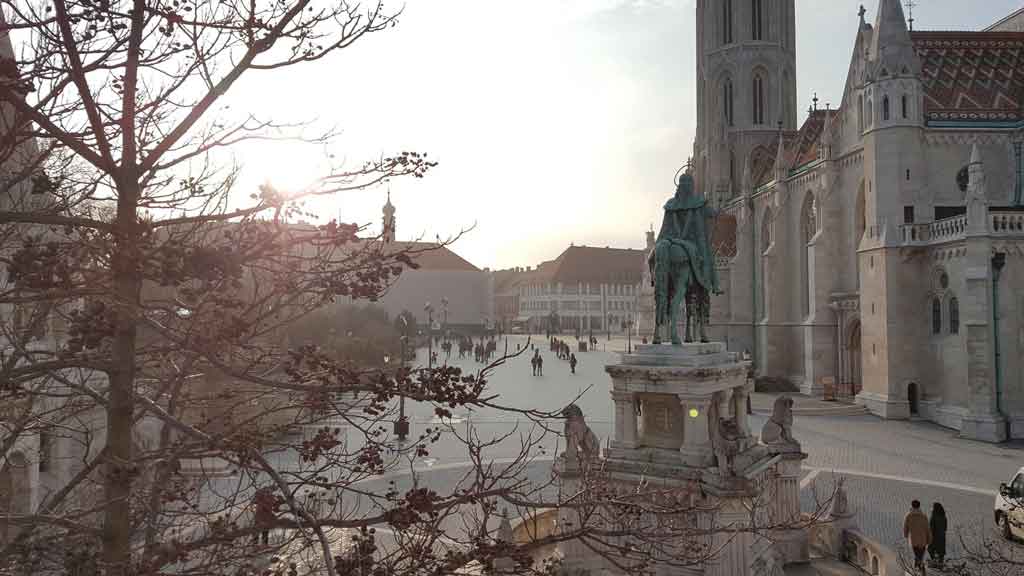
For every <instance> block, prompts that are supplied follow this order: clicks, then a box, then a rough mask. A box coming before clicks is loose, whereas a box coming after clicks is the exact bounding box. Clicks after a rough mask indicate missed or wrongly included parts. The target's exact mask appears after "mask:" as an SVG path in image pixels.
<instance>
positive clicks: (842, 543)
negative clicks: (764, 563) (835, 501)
mask: <svg viewBox="0 0 1024 576" xmlns="http://www.w3.org/2000/svg"><path fill="white" fill-rule="evenodd" d="M801 516H802V519H803V521H804V522H806V523H807V524H808V525H810V529H809V532H810V542H811V548H812V551H811V553H812V557H818V558H831V559H833V560H838V561H841V562H845V563H847V564H849V565H851V566H853V567H855V568H856V569H857V570H858V572H861V573H864V574H871V575H874V576H903V575H904V574H905V571H904V569H903V567H902V565H901V563H900V559H899V557H898V556H897V555H896V553H895V552H893V550H892V549H890V548H889V547H888V546H885V545H883V544H881V543H879V542H878V541H877V540H874V539H872V538H871V537H869V536H867V535H866V534H864V533H863V532H861V531H860V530H859V529H858V528H857V527H856V526H855V525H854V523H853V522H852V517H847V518H834V517H833V518H832V519H830V520H815V519H813V518H811V516H810V515H808V514H802V515H801Z"/></svg>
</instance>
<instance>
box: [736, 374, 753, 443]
mask: <svg viewBox="0 0 1024 576" xmlns="http://www.w3.org/2000/svg"><path fill="white" fill-rule="evenodd" d="M748 394H749V391H748V390H747V386H746V384H744V385H743V386H739V387H737V388H733V389H732V409H733V413H734V414H736V427H737V428H739V429H740V431H741V432H743V434H744V435H745V436H750V421H749V420H748V419H747V396H748Z"/></svg>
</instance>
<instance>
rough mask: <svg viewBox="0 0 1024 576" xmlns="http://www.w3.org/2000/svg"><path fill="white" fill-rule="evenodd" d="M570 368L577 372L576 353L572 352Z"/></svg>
mask: <svg viewBox="0 0 1024 576" xmlns="http://www.w3.org/2000/svg"><path fill="white" fill-rule="evenodd" d="M569 369H570V370H572V373H573V374H575V373H576V355H575V354H570V355H569Z"/></svg>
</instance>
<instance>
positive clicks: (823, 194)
mask: <svg viewBox="0 0 1024 576" xmlns="http://www.w3.org/2000/svg"><path fill="white" fill-rule="evenodd" d="M714 4H716V5H717V4H719V3H714ZM738 4H741V5H746V4H750V3H749V2H739V3H738ZM778 4H781V5H786V6H784V7H780V8H778V9H779V10H780V12H778V14H777V15H778V17H779V18H782V19H785V24H784V25H780V26H778V27H777V28H776V29H777V30H778V31H779V34H781V33H782V31H786V30H791V29H792V18H793V16H792V14H793V12H792V10H791V9H792V6H793V2H792V1H789V2H780V3H778ZM708 10H711V8H710V7H709V6H705V3H700V4H699V5H698V24H699V25H700V26H704V27H707V26H710V25H712V23H713V22H717V20H714V19H713V18H709V17H708V15H707V14H706V12H707V11H708ZM748 20H749V18H746V20H744V21H748ZM855 22H856V21H855ZM856 25H857V26H858V34H857V37H856V41H855V45H854V47H853V53H852V56H851V61H850V67H849V70H848V73H847V78H846V85H845V89H844V93H843V99H842V102H841V103H840V106H839V107H838V108H832V106H830V105H826V106H825V107H824V108H823V109H822V108H819V107H818V103H817V99H815V103H814V106H812V108H811V109H810V110H809V112H808V117H807V120H806V121H805V122H804V123H803V125H802V126H801V128H800V129H799V130H793V129H792V128H793V124H791V123H790V122H789V121H790V120H791V118H790V116H789V115H788V111H789V110H790V108H791V107H792V106H793V105H794V103H793V101H792V100H791V99H790V98H789V97H788V96H787V95H788V94H789V92H788V88H787V87H786V86H783V87H782V89H780V91H779V92H778V93H779V94H780V95H781V96H780V97H781V98H783V100H782V102H783V104H782V105H781V107H773V106H772V105H770V104H769V106H768V108H769V112H770V113H772V114H776V115H777V116H776V117H777V118H779V119H781V120H782V124H781V126H780V129H776V130H775V131H774V132H773V139H774V141H773V142H771V143H770V144H765V143H764V142H765V139H764V138H761V137H760V136H759V135H758V137H757V138H756V139H751V140H750V142H753V141H754V140H756V141H757V145H756V146H755V147H754V148H753V149H750V148H749V147H743V146H737V147H734V148H733V150H734V154H735V155H737V158H739V159H740V160H737V161H738V162H742V166H743V168H742V172H741V174H742V179H741V181H742V183H741V185H740V186H739V187H738V188H736V187H733V188H732V191H731V193H730V194H729V195H728V198H727V199H726V200H725V201H724V202H723V206H724V210H725V212H726V213H728V214H730V215H731V216H733V217H734V218H736V221H737V223H738V226H737V237H736V246H737V251H736V255H735V257H733V258H731V259H730V261H729V263H728V273H727V274H723V286H724V289H725V292H726V294H725V295H724V296H722V297H719V298H716V301H715V303H714V305H713V308H712V315H713V316H712V324H713V330H712V335H713V336H714V337H716V338H719V339H722V340H725V341H727V342H728V343H729V346H730V348H731V349H733V350H737V351H738V350H750V351H751V352H752V353H753V355H754V361H755V368H756V373H757V375H758V376H761V377H774V378H784V379H788V380H790V381H792V382H794V383H796V384H797V385H799V387H800V389H801V390H802V391H803V392H805V393H809V394H821V393H822V392H823V391H824V386H825V383H828V382H834V383H835V385H836V388H835V392H837V393H838V394H840V395H843V396H846V397H849V398H854V397H855V398H856V401H857V402H860V403H862V404H864V405H866V406H867V407H868V408H869V409H870V410H871V411H872V412H874V413H875V414H878V415H881V416H883V417H886V418H907V417H909V416H911V415H913V414H917V415H920V416H923V417H926V418H928V419H931V420H934V421H936V422H939V423H940V424H943V425H945V426H949V427H953V428H956V429H959V430H961V432H962V434H963V435H964V436H966V437H971V438H980V439H986V440H993V441H998V440H1001V439H1003V438H1005V437H1006V435H1007V433H1008V432H1009V433H1010V434H1012V435H1014V436H1018V435H1024V380H1022V378H1024V371H1022V370H1021V368H1022V366H1021V358H1022V357H1024V337H1022V336H1021V334H1022V333H1024V332H1022V328H1024V299H1022V298H1021V297H1020V296H1018V295H1017V293H1019V292H1021V287H1022V286H1024V269H1022V265H1024V259H1022V256H1024V209H1022V204H1024V116H1022V115H1021V103H1022V98H1024V82H1022V80H1024V69H1022V67H1021V66H1020V64H1019V63H1016V60H1013V58H1014V57H1013V56H1012V55H1013V54H1016V53H1018V52H1019V51H1020V50H1021V49H1024V33H1020V32H990V31H984V32H920V31H914V32H910V31H909V30H908V28H907V24H906V21H905V18H904V14H903V9H902V7H901V5H900V3H899V2H898V1H896V0H879V2H878V7H877V14H876V15H875V19H874V24H873V25H872V24H869V23H868V22H867V21H866V20H865V15H864V12H861V14H860V21H859V23H857V24H856ZM698 36H699V37H701V38H703V40H702V41H701V44H700V45H701V46H702V47H704V49H703V50H702V52H701V56H700V58H701V70H703V74H704V75H703V76H702V75H701V73H698V83H699V84H701V83H702V81H703V79H704V78H705V77H710V76H708V74H709V71H711V70H718V69H719V68H720V67H721V64H720V63H719V62H720V58H719V56H716V54H719V53H729V52H730V51H732V52H736V53H738V54H742V53H745V51H750V50H753V51H755V52H757V51H760V53H761V54H762V55H765V56H764V57H767V55H770V54H774V56H773V58H774V60H773V61H772V62H773V65H775V64H777V66H775V67H774V68H772V67H771V66H769V69H770V70H782V71H785V70H787V68H786V67H787V66H788V65H789V64H790V60H789V56H788V52H787V50H788V48H787V46H788V45H787V44H786V42H789V41H791V40H792V37H791V36H788V37H784V36H779V38H778V42H779V44H777V45H775V47H774V48H770V47H768V46H764V43H765V42H766V41H767V42H769V43H770V42H774V41H775V40H774V38H775V37H773V36H771V33H769V36H768V39H767V40H766V41H756V40H753V39H751V37H750V35H749V34H748V35H747V36H744V37H737V38H734V39H733V43H734V44H740V45H747V48H743V47H742V46H741V47H733V46H732V45H729V46H725V47H718V48H715V49H714V50H708V49H707V46H708V45H709V43H712V44H713V42H712V41H711V40H709V38H711V37H712V36H713V35H709V34H708V33H707V32H706V31H705V32H702V33H699V34H698ZM964 47H967V48H970V50H971V57H970V58H963V59H958V58H956V57H955V56H956V54H955V52H956V51H958V50H960V51H962V49H964ZM723 51H724V52H723ZM761 65H762V64H755V63H753V62H747V61H746V60H744V59H743V58H739V57H736V58H734V59H733V63H732V64H730V66H732V68H730V69H729V70H730V72H729V73H730V74H733V75H737V76H739V77H748V76H750V75H751V74H756V73H758V72H757V70H756V67H757V66H761ZM993 73H998V74H1001V75H1003V78H1004V80H1001V81H1000V82H995V83H991V84H990V83H987V81H986V80H984V78H989V77H990V76H991V74H993ZM770 81H771V82H774V81H775V80H774V77H771V78H770ZM773 93H774V92H773ZM737 94H738V93H737ZM738 102H739V101H737V108H736V109H737V110H740V107H739V104H738ZM769 102H771V100H770V99H769ZM744 106H746V105H744ZM721 116H722V115H721V113H720V111H716V110H708V109H702V110H701V113H700V116H699V117H698V122H699V126H700V127H699V128H698V134H697V142H696V144H695V152H696V153H697V154H698V165H699V166H720V165H722V163H723V162H726V160H723V156H722V154H723V153H724V152H722V151H721V150H720V149H719V148H716V146H715V145H713V144H712V143H713V142H714V141H715V140H714V139H715V138H716V137H717V136H716V134H717V135H721V134H722V118H721ZM739 119H740V114H739V112H737V113H736V116H735V118H734V120H733V121H734V123H736V122H739ZM749 129H750V127H749V126H748V125H747V124H742V125H738V126H737V127H736V128H734V129H728V130H725V134H727V135H728V136H729V138H734V139H736V138H743V137H744V135H745V134H746V135H749V136H750V137H751V138H753V134H752V133H748V131H749ZM719 172H720V170H719ZM705 180H706V185H707V187H708V188H707V189H708V190H711V191H718V190H719V189H720V188H721V185H720V184H716V182H720V181H721V180H720V179H718V180H716V176H715V172H714V171H713V170H709V171H708V172H706V175H705ZM997 259H998V262H1001V263H1002V264H997ZM1000 265H1001V266H1002V268H1001V269H1000V270H999V271H997V267H998V266H1000ZM996 300H998V301H996ZM1007 420H1008V421H1009V422H1010V425H1007V424H1006V422H1007Z"/></svg>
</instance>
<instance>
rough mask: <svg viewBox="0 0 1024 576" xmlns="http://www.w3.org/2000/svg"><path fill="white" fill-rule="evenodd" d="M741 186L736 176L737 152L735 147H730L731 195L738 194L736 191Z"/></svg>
mask: <svg viewBox="0 0 1024 576" xmlns="http://www.w3.org/2000/svg"><path fill="white" fill-rule="evenodd" d="M739 187H740V182H739V180H738V179H737V176H736V152H735V151H734V150H733V149H731V148H730V149H729V191H730V197H732V196H735V195H736V191H737V190H738V189H739Z"/></svg>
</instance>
